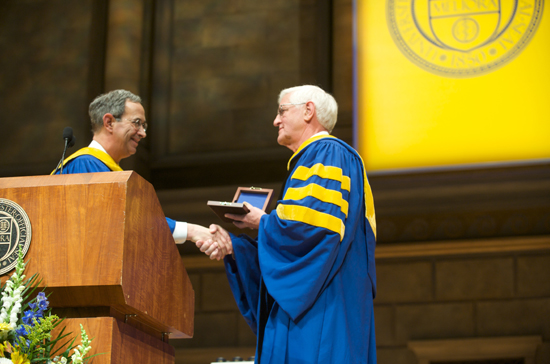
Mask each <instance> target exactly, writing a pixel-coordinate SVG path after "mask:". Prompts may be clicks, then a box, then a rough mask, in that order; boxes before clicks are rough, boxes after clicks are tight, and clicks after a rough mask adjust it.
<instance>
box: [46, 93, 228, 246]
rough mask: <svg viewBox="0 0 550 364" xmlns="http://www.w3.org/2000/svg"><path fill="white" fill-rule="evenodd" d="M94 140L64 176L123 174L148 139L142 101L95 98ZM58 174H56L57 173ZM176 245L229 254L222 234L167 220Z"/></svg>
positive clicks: (129, 96)
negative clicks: (206, 243)
mask: <svg viewBox="0 0 550 364" xmlns="http://www.w3.org/2000/svg"><path fill="white" fill-rule="evenodd" d="M89 115H90V120H91V123H92V132H93V134H94V136H93V140H92V142H91V143H90V145H89V146H88V147H86V148H82V149H80V150H78V151H76V152H75V153H74V154H72V155H71V156H69V157H68V158H66V159H65V160H64V161H63V174H72V173H94V172H110V171H122V168H120V166H119V163H120V161H121V160H122V159H124V158H128V157H129V156H131V155H133V154H135V153H136V151H137V147H138V144H139V142H140V141H141V139H143V138H145V137H146V136H147V134H146V133H147V122H146V120H145V109H144V108H143V105H141V98H140V97H139V96H137V95H134V94H133V93H131V92H129V91H126V90H114V91H111V92H108V93H106V94H103V95H100V96H98V97H96V98H95V100H94V101H92V103H91V104H90V107H89ZM57 174H59V171H58V172H57ZM166 221H167V222H168V226H169V228H170V231H171V232H172V235H173V237H174V240H175V241H176V243H183V242H185V241H186V240H191V241H193V242H194V243H196V242H198V241H201V240H211V241H213V242H215V243H216V244H215V247H219V248H220V252H221V251H222V250H223V251H224V252H225V253H227V254H228V253H231V245H230V242H229V239H228V236H227V235H224V234H225V232H222V233H220V232H218V233H215V234H211V233H210V232H209V229H207V228H205V227H203V226H200V225H195V224H188V223H185V222H181V221H175V220H172V219H170V218H166Z"/></svg>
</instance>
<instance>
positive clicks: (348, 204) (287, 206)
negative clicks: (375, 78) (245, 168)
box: [197, 85, 376, 364]
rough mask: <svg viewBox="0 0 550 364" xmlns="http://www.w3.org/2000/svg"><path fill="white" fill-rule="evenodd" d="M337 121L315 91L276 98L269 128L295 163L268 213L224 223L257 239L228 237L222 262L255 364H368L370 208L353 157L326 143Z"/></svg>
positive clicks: (253, 212)
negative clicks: (229, 249)
mask: <svg viewBox="0 0 550 364" xmlns="http://www.w3.org/2000/svg"><path fill="white" fill-rule="evenodd" d="M337 111H338V106H337V104H336V101H335V100H334V98H333V97H332V96H331V95H329V94H327V93H326V92H325V91H323V90H322V89H320V88H319V87H316V86H309V85H306V86H299V87H293V88H289V89H285V90H283V91H282V92H281V93H280V95H279V107H278V110H277V116H276V118H275V121H274V122H273V125H274V126H275V127H277V128H278V129H279V133H278V138H277V142H278V143H279V144H281V145H284V146H286V147H288V148H289V149H291V150H292V151H293V152H294V155H293V156H292V157H291V158H290V161H289V164H288V170H289V175H288V178H287V180H286V182H285V185H284V186H283V188H282V194H281V197H280V198H279V201H278V204H277V208H276V209H275V210H274V211H272V212H271V213H270V214H265V213H264V212H263V211H262V210H260V209H258V208H255V207H253V206H252V205H250V204H248V208H249V209H250V213H248V214H246V215H233V214H227V215H226V216H227V217H230V218H232V219H234V220H235V222H234V224H235V225H236V226H238V227H239V228H245V227H247V228H253V229H258V238H257V239H252V238H250V237H248V236H247V235H240V236H238V237H237V236H235V235H232V234H231V242H232V246H233V255H228V256H226V257H225V258H224V262H225V268H226V272H227V277H228V279H229V283H230V286H231V290H232V292H233V295H234V296H235V299H236V301H237V304H238V306H239V309H240V311H241V313H242V314H243V316H244V317H245V319H246V321H247V323H248V324H249V325H250V327H251V328H252V330H253V331H254V332H255V333H256V335H257V347H256V362H257V363H261V364H267V363H273V364H275V363H300V364H304V363H369V364H372V363H376V345H375V338H374V311H373V299H374V296H375V292H376V274H375V266H374V248H375V232H376V225H375V216H374V204H373V198H372V193H371V190H370V186H369V183H368V181H367V177H366V174H365V168H364V165H363V162H362V160H361V157H360V156H359V155H358V154H357V152H356V151H355V150H354V149H353V148H351V147H350V146H349V145H347V144H346V143H344V142H343V141H341V140H339V139H337V138H335V137H333V136H331V135H329V133H330V132H331V131H332V129H333V128H334V125H335V124H336V116H337ZM197 246H199V248H200V249H201V250H202V251H205V252H206V253H207V254H210V256H211V258H214V257H216V258H219V256H218V255H217V254H219V253H218V251H217V250H216V249H215V247H212V245H209V243H208V242H206V243H204V244H203V243H198V244H197Z"/></svg>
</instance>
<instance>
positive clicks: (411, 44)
mask: <svg viewBox="0 0 550 364" xmlns="http://www.w3.org/2000/svg"><path fill="white" fill-rule="evenodd" d="M386 4H387V7H386V15H387V19H388V26H389V30H390V33H391V35H392V37H393V39H394V41H395V43H396V44H397V46H398V47H399V49H400V50H401V52H403V54H404V55H405V56H406V57H407V58H408V59H409V60H411V61H412V62H413V63H414V64H416V65H417V66H419V67H421V68H423V69H425V70H426V71H429V72H431V73H434V74H436V75H440V76H446V77H456V78H465V77H473V76H478V75H482V74H485V73H488V72H491V71H494V70H496V69H498V68H499V67H502V66H504V65H505V64H506V63H508V62H510V61H511V60H513V59H514V58H515V57H516V56H518V55H519V54H520V53H521V51H522V50H523V49H524V48H525V47H526V46H527V44H528V43H529V41H530V40H531V39H532V38H533V36H534V35H535V32H536V30H537V28H538V25H539V23H540V21H541V18H542V10H543V6H544V0H387V3H386Z"/></svg>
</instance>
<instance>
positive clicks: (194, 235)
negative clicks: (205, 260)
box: [187, 202, 265, 260]
mask: <svg viewBox="0 0 550 364" xmlns="http://www.w3.org/2000/svg"><path fill="white" fill-rule="evenodd" d="M244 204H245V205H246V207H247V208H248V210H250V212H248V213H247V214H246V215H237V214H225V217H227V218H229V219H231V220H233V224H234V225H235V226H237V227H238V228H240V229H244V228H250V229H258V227H259V226H260V220H261V218H262V216H263V215H265V212H264V211H263V210H262V209H259V208H257V207H254V206H252V205H251V204H249V203H248V202H244ZM187 229H188V231H187V240H191V241H192V242H194V243H195V245H196V246H197V248H199V250H200V251H201V252H203V253H205V254H206V255H208V256H209V257H210V259H216V260H221V259H223V257H225V256H226V255H228V254H233V245H232V244H231V237H230V236H229V233H228V232H227V230H225V229H224V228H222V227H221V226H219V225H216V224H212V225H210V227H209V228H208V229H207V228H205V227H203V226H200V225H195V224H187Z"/></svg>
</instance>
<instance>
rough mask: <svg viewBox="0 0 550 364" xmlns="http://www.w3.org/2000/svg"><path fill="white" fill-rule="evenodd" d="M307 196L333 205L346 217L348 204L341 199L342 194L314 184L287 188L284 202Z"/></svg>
mask: <svg viewBox="0 0 550 364" xmlns="http://www.w3.org/2000/svg"><path fill="white" fill-rule="evenodd" d="M307 196H311V197H315V198H316V199H318V200H320V201H323V202H328V203H331V204H334V205H336V206H339V207H340V210H342V212H343V213H344V214H345V215H346V217H348V210H349V203H348V202H347V201H346V200H344V199H343V198H342V193H341V192H338V191H334V190H329V189H326V188H324V187H322V186H319V185H318V184H315V183H310V184H309V185H307V186H304V187H299V188H289V189H287V190H286V193H285V197H284V198H283V199H284V200H301V199H303V198H305V197H307Z"/></svg>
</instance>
